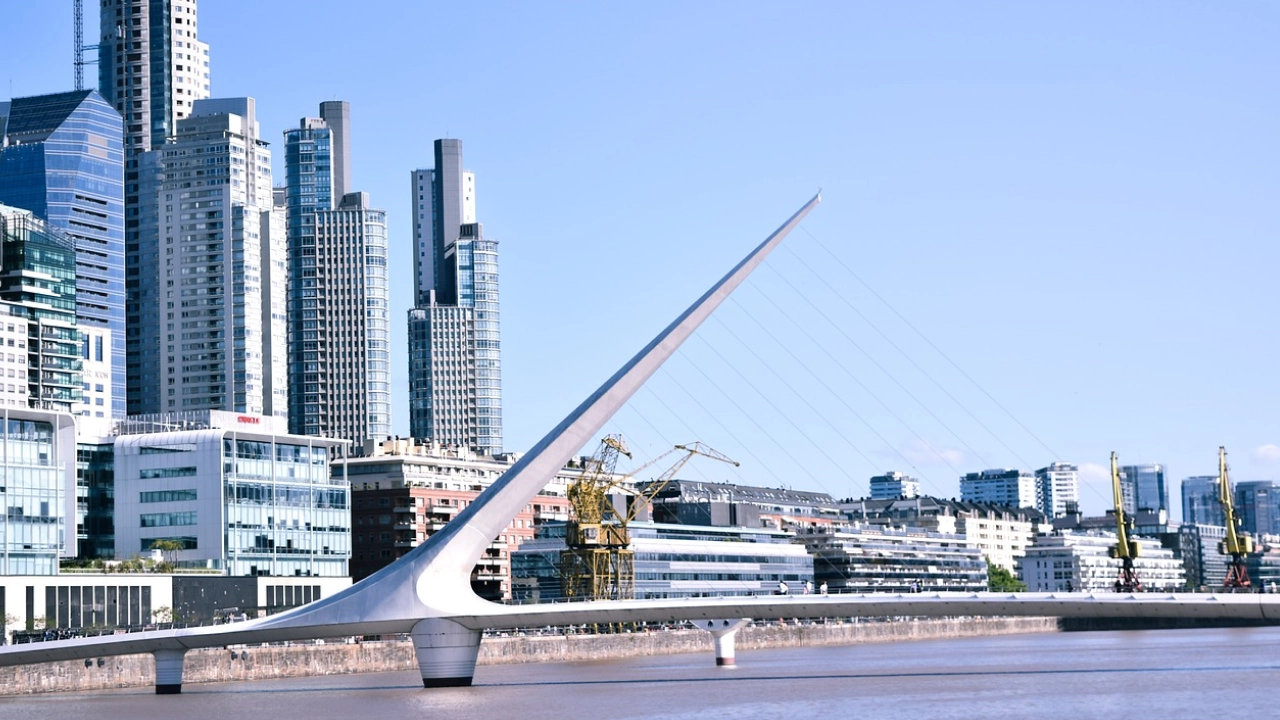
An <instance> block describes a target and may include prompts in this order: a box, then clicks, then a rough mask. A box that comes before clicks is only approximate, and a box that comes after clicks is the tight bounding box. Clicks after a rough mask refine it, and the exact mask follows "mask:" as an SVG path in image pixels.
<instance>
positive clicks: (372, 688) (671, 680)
mask: <svg viewBox="0 0 1280 720" xmlns="http://www.w3.org/2000/svg"><path fill="white" fill-rule="evenodd" d="M740 670H741V668H740V669H739V670H735V671H730V673H732V674H728V673H726V674H724V675H721V676H718V677H658V678H655V677H636V678H616V679H608V680H553V679H546V680H530V681H520V682H478V683H475V684H474V685H472V686H471V687H470V688H466V687H460V688H447V689H446V688H440V689H436V690H431V691H429V692H432V693H442V692H456V691H464V692H465V691H467V690H484V689H486V688H519V687H590V686H635V685H683V684H733V683H756V682H792V681H797V680H806V681H822V680H915V679H922V680H923V679H939V678H983V677H991V678H995V677H1032V676H1054V675H1058V676H1064V675H1072V676H1082V675H1101V676H1115V675H1142V674H1173V673H1182V674H1209V673H1224V672H1225V673H1234V672H1246V671H1247V672H1267V671H1280V665H1213V666H1203V667H1194V666H1193V667H1122V668H1112V667H1105V668H1061V669H1034V670H1002V669H989V670H948V671H930V672H897V673H838V672H837V673H804V674H774V675H754V674H750V673H740V672H739V671H740ZM327 679H333V676H327ZM254 685H255V683H252V682H248V683H235V684H223V683H218V684H217V686H210V685H206V686H204V687H201V686H200V685H189V686H188V687H187V688H186V689H184V690H185V692H187V693H190V694H193V695H195V694H218V693H225V692H228V691H229V692H233V693H236V694H253V693H269V694H273V695H274V694H279V693H295V694H307V693H333V692H338V693H380V692H395V691H413V692H424V691H423V689H422V688H421V686H419V685H417V684H409V683H406V684H379V685H355V684H343V685H328V686H323V687H286V688H282V687H254Z"/></svg>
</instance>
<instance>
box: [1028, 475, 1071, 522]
mask: <svg viewBox="0 0 1280 720" xmlns="http://www.w3.org/2000/svg"><path fill="white" fill-rule="evenodd" d="M1079 502H1080V468H1079V467H1077V466H1075V465H1072V464H1071V463H1065V462H1055V463H1053V464H1051V465H1049V466H1048V467H1042V468H1040V469H1039V470H1037V471H1036V509H1038V510H1039V511H1040V512H1042V513H1044V514H1045V515H1048V516H1049V517H1051V518H1054V517H1058V516H1061V515H1065V514H1066V512H1067V503H1079Z"/></svg>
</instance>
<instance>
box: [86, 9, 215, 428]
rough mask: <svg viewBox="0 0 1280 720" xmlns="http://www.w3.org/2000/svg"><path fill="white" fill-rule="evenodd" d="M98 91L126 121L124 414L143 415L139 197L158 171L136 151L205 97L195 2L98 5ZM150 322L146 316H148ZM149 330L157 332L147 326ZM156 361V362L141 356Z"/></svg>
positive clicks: (155, 144) (163, 138)
mask: <svg viewBox="0 0 1280 720" xmlns="http://www.w3.org/2000/svg"><path fill="white" fill-rule="evenodd" d="M99 20H100V23H99V24H100V27H101V33H100V35H99V41H98V91H99V92H100V93H102V97H104V98H106V100H107V102H108V103H109V104H111V105H112V106H114V107H115V109H116V111H117V112H119V113H120V115H121V116H122V117H123V118H124V153H125V168H124V263H125V272H124V286H125V306H124V324H125V326H126V327H127V333H128V334H127V335H126V336H125V339H124V341H123V342H124V346H123V347H124V358H123V362H119V363H117V366H118V367H122V368H124V372H125V385H126V388H127V397H126V405H127V409H128V412H130V413H138V412H142V411H143V403H144V401H145V402H147V403H148V407H150V406H151V405H152V404H154V403H155V402H157V401H158V400H159V399H158V398H144V393H143V391H142V383H143V380H144V378H145V375H144V370H143V367H142V363H143V359H144V358H143V356H142V355H141V353H142V349H141V347H140V346H139V344H138V343H139V342H140V337H139V336H138V335H137V334H136V333H138V331H139V330H140V329H142V328H143V323H144V317H143V314H144V312H146V310H147V305H148V303H153V302H155V299H154V298H147V297H143V294H144V293H145V291H146V290H147V288H145V287H143V286H141V285H140V281H141V275H140V274H139V273H140V266H141V264H142V263H143V262H146V258H144V257H143V254H142V253H143V250H142V247H141V244H142V239H141V234H142V227H141V222H142V213H143V211H144V207H143V206H144V204H146V203H147V202H148V201H149V200H148V199H147V198H144V197H143V196H142V192H143V188H144V186H145V185H146V184H147V183H148V182H152V183H153V182H155V177H154V173H155V169H156V168H155V167H154V166H153V167H150V168H147V167H144V166H143V165H142V163H141V154H142V153H144V152H146V151H148V150H156V149H158V148H160V147H161V146H162V145H164V144H165V142H167V141H168V140H169V139H170V138H172V137H173V136H174V135H175V134H176V133H177V132H178V121H179V120H181V119H183V118H185V117H187V116H188V115H190V114H191V113H192V112H193V111H194V110H195V102H196V101H197V100H201V99H204V98H207V97H209V46H208V45H207V44H206V43H203V42H200V40H199V39H198V38H197V37H196V35H197V24H196V0H101V8H100V10H99ZM148 321H149V319H148ZM152 330H154V328H152ZM146 360H147V361H149V362H154V361H155V360H156V358H154V357H149V358H146Z"/></svg>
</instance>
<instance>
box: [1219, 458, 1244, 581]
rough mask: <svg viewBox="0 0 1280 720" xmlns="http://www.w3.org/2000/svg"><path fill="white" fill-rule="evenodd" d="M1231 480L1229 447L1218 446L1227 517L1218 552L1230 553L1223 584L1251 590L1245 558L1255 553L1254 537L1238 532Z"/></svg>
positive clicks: (1220, 497)
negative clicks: (1224, 533)
mask: <svg viewBox="0 0 1280 720" xmlns="http://www.w3.org/2000/svg"><path fill="white" fill-rule="evenodd" d="M1231 494H1232V493H1231V481H1230V480H1228V479H1227V449H1226V448H1225V447H1219V448H1218V502H1220V503H1222V512H1223V515H1224V516H1225V517H1226V523H1227V536H1226V537H1225V538H1224V539H1223V540H1222V542H1220V543H1218V552H1219V553H1222V554H1223V555H1230V556H1231V562H1229V563H1227V577H1226V580H1225V581H1224V582H1223V585H1224V586H1225V587H1226V588H1227V589H1231V590H1235V589H1241V588H1243V589H1244V590H1246V591H1247V590H1249V589H1251V588H1252V587H1253V583H1252V582H1250V580H1249V570H1248V568H1246V567H1245V561H1244V558H1245V556H1246V555H1249V554H1251V553H1253V538H1251V537H1249V536H1248V535H1245V534H1244V533H1240V532H1236V528H1238V527H1239V526H1240V519H1239V518H1237V517H1236V509H1235V504H1234V503H1233V502H1232V497H1231Z"/></svg>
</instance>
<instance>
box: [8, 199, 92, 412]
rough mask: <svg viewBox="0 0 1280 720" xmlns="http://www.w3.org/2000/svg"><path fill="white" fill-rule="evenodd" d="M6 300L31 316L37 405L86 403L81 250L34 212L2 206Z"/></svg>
mask: <svg viewBox="0 0 1280 720" xmlns="http://www.w3.org/2000/svg"><path fill="white" fill-rule="evenodd" d="M0 244H2V245H3V247H2V248H0V258H2V259H0V263H2V267H3V272H0V299H2V300H4V301H6V302H9V303H12V304H13V305H14V306H17V307H19V308H21V311H22V312H24V313H25V315H26V319H27V340H26V351H27V387H28V397H29V398H30V404H31V407H40V408H46V409H54V410H64V411H66V412H74V411H76V409H77V406H78V405H79V403H80V393H81V384H82V383H81V358H80V334H79V332H78V331H77V330H76V269H75V268H76V261H75V256H76V251H75V247H74V246H73V245H72V244H71V242H70V241H69V240H68V239H67V238H66V237H64V236H63V235H62V234H61V233H59V232H57V231H53V230H51V229H50V228H49V227H48V225H47V224H45V223H44V222H42V221H40V220H39V219H37V218H35V217H34V216H33V215H32V214H31V213H27V212H23V211H14V210H13V209H12V208H6V207H5V206H0Z"/></svg>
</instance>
